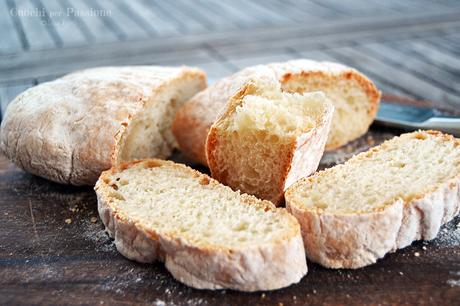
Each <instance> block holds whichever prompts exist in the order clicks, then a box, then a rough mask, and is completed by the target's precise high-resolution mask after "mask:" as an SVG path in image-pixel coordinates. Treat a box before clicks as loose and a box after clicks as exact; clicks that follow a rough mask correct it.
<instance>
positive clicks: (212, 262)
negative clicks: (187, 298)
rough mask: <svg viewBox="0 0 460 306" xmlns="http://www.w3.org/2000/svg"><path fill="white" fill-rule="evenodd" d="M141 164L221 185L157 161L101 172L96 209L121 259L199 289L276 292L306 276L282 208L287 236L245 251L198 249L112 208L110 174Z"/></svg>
mask: <svg viewBox="0 0 460 306" xmlns="http://www.w3.org/2000/svg"><path fill="white" fill-rule="evenodd" d="M140 162H145V163H147V164H148V166H149V167H156V166H168V167H174V168H176V169H177V171H181V172H185V173H188V174H189V175H190V176H192V177H195V178H196V179H197V180H200V181H206V182H207V183H209V184H211V185H220V184H219V183H218V182H217V181H216V180H214V179H212V178H210V177H209V176H207V175H205V174H201V173H199V172H198V171H195V170H193V169H191V168H189V167H186V166H184V165H181V164H175V163H173V162H170V161H162V160H158V159H150V160H144V161H133V162H128V163H124V164H122V165H120V166H119V167H113V168H112V169H110V170H107V171H104V172H103V173H102V175H101V177H100V178H99V180H98V181H97V183H96V187H95V190H96V193H97V198H98V211H99V215H100V217H101V219H102V222H103V223H104V225H105V227H106V230H107V232H108V233H109V235H110V236H111V237H112V238H114V239H115V245H116V247H117V250H118V251H119V252H120V253H121V254H122V255H124V256H125V257H127V258H129V259H132V260H136V261H139V262H144V263H148V262H154V261H156V260H160V261H163V262H165V265H166V268H167V269H168V270H169V271H170V272H171V274H172V275H173V276H174V278H176V279H177V280H179V281H181V282H183V283H185V284H187V285H188V286H191V287H194V288H198V289H224V288H229V289H235V290H242V291H257V290H274V289H278V288H282V287H286V286H288V285H290V284H292V283H297V282H298V281H300V279H301V278H302V277H303V276H304V275H305V274H306V273H307V265H306V260H305V251H304V247H303V242H302V237H301V233H300V226H299V225H298V222H297V221H296V220H295V218H294V217H292V216H290V215H289V213H288V212H287V211H286V210H284V209H282V210H281V209H278V210H279V213H283V214H286V216H289V217H290V218H291V217H292V219H290V220H291V225H290V230H289V232H286V234H285V235H283V237H281V238H280V239H278V240H276V241H272V242H271V243H265V244H260V245H254V246H251V247H248V248H225V247H222V246H214V245H207V246H206V247H199V246H196V245H194V243H193V242H192V241H189V240H187V239H185V238H183V237H181V235H180V234H179V233H174V234H171V233H169V234H165V233H161V232H157V231H156V230H155V229H154V228H148V227H146V226H145V225H144V224H142V223H141V222H139V221H137V220H134V219H130V218H129V217H128V216H127V215H125V214H124V213H123V211H121V210H117V208H116V207H114V205H113V202H112V198H111V196H110V188H109V186H108V182H110V177H111V175H113V174H114V173H116V172H119V171H122V170H123V169H126V168H130V167H131V166H132V165H134V164H137V163H140ZM240 196H241V197H242V202H243V203H246V204H247V205H257V206H259V207H260V209H264V210H266V211H267V210H274V209H277V208H275V207H274V205H273V204H272V203H270V202H268V201H260V200H258V199H256V198H255V197H253V196H249V195H246V194H242V195H240ZM172 204H174V203H172Z"/></svg>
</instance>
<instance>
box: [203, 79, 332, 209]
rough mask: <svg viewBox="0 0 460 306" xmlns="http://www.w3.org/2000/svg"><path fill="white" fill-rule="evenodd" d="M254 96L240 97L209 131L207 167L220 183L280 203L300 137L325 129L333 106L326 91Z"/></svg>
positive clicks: (267, 89) (268, 91)
mask: <svg viewBox="0 0 460 306" xmlns="http://www.w3.org/2000/svg"><path fill="white" fill-rule="evenodd" d="M253 91H254V92H252V91H251V92H247V91H246V92H244V94H242V96H239V97H236V98H235V100H234V101H233V102H232V103H231V105H230V107H229V111H227V113H225V114H224V115H223V116H222V117H221V118H220V119H219V120H218V121H217V122H216V123H215V124H214V125H213V126H212V127H211V131H210V133H209V135H208V143H207V153H208V163H209V166H210V169H211V173H212V176H213V177H214V178H216V179H217V180H218V181H220V182H222V183H224V184H226V185H228V186H230V187H232V188H233V189H235V190H241V191H243V192H246V193H249V194H253V195H256V196H257V197H260V198H263V199H266V200H270V201H272V202H274V203H275V204H279V203H280V202H281V201H282V199H283V193H284V187H285V180H286V177H287V176H288V173H289V171H290V167H291V162H292V158H293V155H294V153H295V151H296V149H297V146H298V143H297V142H298V139H299V137H301V136H302V135H306V134H308V133H311V131H312V130H313V129H315V128H316V127H318V125H321V124H324V122H323V117H324V115H325V113H326V112H327V110H328V108H330V107H331V106H330V104H329V102H328V101H327V98H326V97H325V95H324V94H323V93H322V92H312V93H305V94H297V93H293V94H291V93H284V92H281V90H280V89H279V88H277V87H276V86H267V85H265V86H261V85H260V84H257V86H256V89H255V90H254V89H253ZM323 137H327V135H324V136H323ZM305 141H306V140H304V142H305ZM321 153H322V152H315V153H314V154H321ZM312 154H313V152H312ZM316 166H317V165H316ZM313 168H315V169H316V167H313ZM315 169H313V170H312V171H314V170H315ZM308 174H309V173H304V174H303V175H308Z"/></svg>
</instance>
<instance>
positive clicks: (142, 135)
mask: <svg viewBox="0 0 460 306" xmlns="http://www.w3.org/2000/svg"><path fill="white" fill-rule="evenodd" d="M205 87H206V78H205V74H204V72H202V71H201V70H199V69H195V68H188V67H177V68H174V67H157V66H133V67H103V68H94V69H87V70H82V71H78V72H75V73H72V74H69V75H67V76H64V77H62V78H59V79H56V80H54V81H51V82H47V83H43V84H40V85H38V86H35V87H32V88H30V89H28V90H26V91H25V92H23V93H22V94H20V95H19V96H18V97H16V99H14V100H13V101H12V102H11V103H10V105H9V106H8V108H7V111H6V114H5V116H4V118H3V121H2V125H1V132H0V133H1V134H0V149H1V151H3V152H4V153H5V155H6V156H7V157H8V158H9V159H10V160H11V161H13V162H14V163H15V164H16V165H17V166H19V167H21V168H22V169H24V170H26V171H29V172H31V173H33V174H36V175H39V176H42V177H45V178H47V179H50V180H52V181H55V182H59V183H69V184H74V185H93V184H94V183H95V182H96V180H97V178H98V177H99V175H100V174H101V172H102V171H103V170H106V169H109V168H110V167H111V166H112V165H115V164H117V163H119V162H122V161H127V160H131V159H133V158H146V157H161V158H164V157H167V156H168V155H169V154H170V153H171V151H172V149H173V148H174V147H175V146H176V142H175V140H174V136H173V135H172V132H171V124H172V121H173V118H174V116H175V113H176V110H177V108H178V107H179V106H180V105H181V104H182V103H184V102H185V101H186V100H188V99H189V98H191V97H192V96H193V95H194V94H195V93H197V92H198V91H200V90H202V89H204V88H205Z"/></svg>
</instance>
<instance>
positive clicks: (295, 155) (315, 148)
mask: <svg viewBox="0 0 460 306" xmlns="http://www.w3.org/2000/svg"><path fill="white" fill-rule="evenodd" d="M258 86H259V85H258V84H257V80H256V79H253V80H250V81H248V82H247V83H246V84H244V85H243V86H242V88H241V89H240V90H239V91H238V92H237V93H236V94H235V95H234V96H233V97H231V98H230V100H229V102H228V106H227V107H226V109H225V111H224V112H223V113H222V115H221V116H220V117H219V118H218V119H217V120H216V122H215V123H214V124H213V125H212V126H211V128H210V131H209V134H208V137H207V142H206V159H207V161H208V166H209V169H210V171H211V175H212V177H213V178H215V179H217V180H218V181H219V182H221V183H222V184H224V185H227V186H230V187H232V188H233V189H235V190H241V191H242V192H246V193H249V194H253V195H256V196H257V197H259V198H262V199H265V200H269V201H271V202H273V203H274V204H275V205H281V204H282V203H283V201H284V191H285V190H286V189H287V188H288V187H289V186H291V185H292V184H293V183H294V182H295V181H297V180H299V179H300V178H302V177H307V176H309V175H310V174H312V173H313V172H315V171H316V169H317V168H318V165H319V162H320V160H321V157H322V156H323V152H324V146H325V144H326V140H327V135H328V133H329V129H330V126H331V121H332V115H333V112H334V107H333V106H332V104H329V103H324V107H325V110H324V113H323V115H322V116H321V117H320V118H318V119H317V121H316V122H315V127H313V128H307V129H305V130H304V131H303V133H302V134H301V135H299V136H298V137H296V138H294V137H293V138H292V141H291V143H290V145H289V146H288V148H286V149H287V150H283V151H279V152H278V153H279V157H278V158H277V160H278V161H279V162H278V164H279V165H281V168H282V172H281V173H279V174H278V177H279V180H278V182H277V185H276V186H272V187H273V188H272V192H270V194H260V193H258V192H256V190H245V189H244V188H243V187H242V186H241V185H238V184H237V185H234V184H232V183H231V180H230V178H229V177H228V175H227V171H222V167H221V165H219V163H218V161H217V159H216V151H217V150H219V145H223V144H221V142H220V140H219V137H218V133H219V129H220V126H221V123H223V122H224V121H225V120H227V118H228V117H230V116H231V115H232V114H233V113H234V112H235V110H236V108H237V107H238V106H239V105H241V103H242V99H243V98H244V96H246V95H250V94H254V93H256V92H257V90H258ZM236 149H237V148H235V150H236ZM240 153H241V155H244V154H245V153H246V152H240ZM253 158H263V157H261V156H253ZM239 181H241V179H240V180H239Z"/></svg>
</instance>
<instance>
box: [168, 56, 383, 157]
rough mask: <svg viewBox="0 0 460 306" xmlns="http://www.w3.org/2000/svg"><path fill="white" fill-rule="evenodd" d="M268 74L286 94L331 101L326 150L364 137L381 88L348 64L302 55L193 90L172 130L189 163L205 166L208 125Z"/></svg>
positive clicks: (254, 67) (256, 67)
mask: <svg viewBox="0 0 460 306" xmlns="http://www.w3.org/2000/svg"><path fill="white" fill-rule="evenodd" d="M267 75H268V76H270V77H271V78H274V79H275V80H277V81H278V82H280V84H281V88H282V89H283V90H284V91H286V92H290V93H305V92H311V91H322V92H324V93H325V94H326V96H327V97H328V98H329V99H330V100H331V101H332V103H333V104H334V107H335V112H334V116H333V119H332V126H331V130H330V134H329V138H328V140H327V143H326V150H333V149H336V148H338V147H340V146H342V145H344V144H346V143H347V142H349V141H351V140H354V139H356V138H358V137H359V136H361V135H363V134H364V133H365V132H366V131H367V130H368V128H369V126H370V124H371V123H372V121H373V120H374V118H375V115H376V112H377V108H378V104H379V101H380V92H379V91H378V90H377V88H376V87H375V85H374V84H373V83H372V81H371V80H369V79H368V78H367V77H366V76H364V75H363V74H361V73H359V72H358V71H356V70H355V69H353V68H350V67H347V66H344V65H341V64H337V63H330V62H316V61H311V60H305V59H300V60H293V61H288V62H284V63H273V64H268V65H259V66H253V67H248V68H245V69H243V70H241V71H240V72H238V73H236V74H234V75H232V76H229V77H226V78H224V79H222V80H220V81H218V82H217V83H215V84H214V85H212V86H210V87H208V88H207V89H206V90H204V91H202V92H200V93H198V94H197V95H195V96H194V97H193V98H192V99H191V100H190V101H188V102H187V103H185V104H184V106H183V107H181V108H180V109H179V111H178V112H177V114H176V118H175V119H174V123H173V133H174V136H175V137H176V139H177V141H178V143H179V147H180V149H181V150H182V152H183V153H184V154H185V155H186V156H187V157H188V159H189V160H190V161H192V162H196V163H201V164H204V165H207V162H208V161H207V159H206V148H205V144H206V138H207V136H208V133H209V130H210V128H211V126H212V124H213V123H214V122H215V121H216V120H217V119H218V118H219V116H220V114H221V113H222V112H224V111H225V109H226V108H227V106H228V103H229V101H230V100H231V98H232V97H233V96H234V95H235V94H236V93H237V92H238V91H239V90H240V89H241V87H242V86H243V85H244V84H245V83H247V82H248V80H250V79H255V78H260V77H262V76H265V77H267Z"/></svg>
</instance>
